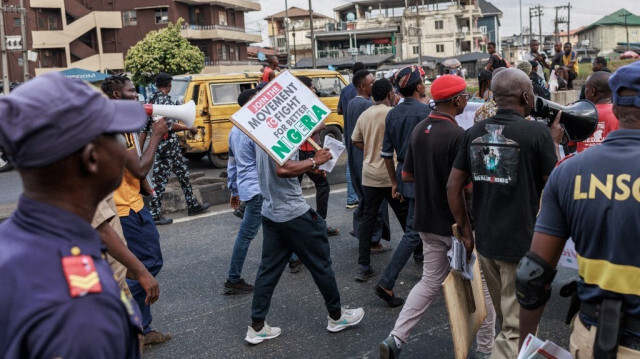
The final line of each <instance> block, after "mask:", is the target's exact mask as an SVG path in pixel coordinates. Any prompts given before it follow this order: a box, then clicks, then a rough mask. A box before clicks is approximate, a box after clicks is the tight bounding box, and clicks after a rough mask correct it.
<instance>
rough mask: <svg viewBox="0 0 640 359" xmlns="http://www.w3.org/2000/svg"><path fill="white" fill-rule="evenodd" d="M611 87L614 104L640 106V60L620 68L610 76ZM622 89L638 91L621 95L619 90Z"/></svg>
mask: <svg viewBox="0 0 640 359" xmlns="http://www.w3.org/2000/svg"><path fill="white" fill-rule="evenodd" d="M609 87H610V88H611V93H612V94H613V99H612V103H613V104H614V105H618V106H635V107H640V61H636V62H634V63H632V64H629V65H626V66H623V67H620V68H618V69H617V70H616V71H615V72H614V73H613V75H611V77H609ZM621 89H629V90H632V91H636V95H635V96H620V95H619V94H618V91H620V90H621Z"/></svg>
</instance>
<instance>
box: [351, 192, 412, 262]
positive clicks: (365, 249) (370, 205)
mask: <svg viewBox="0 0 640 359" xmlns="http://www.w3.org/2000/svg"><path fill="white" fill-rule="evenodd" d="M362 188H363V191H364V205H362V204H360V206H361V207H364V209H363V213H362V224H361V225H360V234H359V236H358V242H359V246H358V247H359V251H358V254H359V255H358V264H361V265H369V263H370V257H371V237H372V235H373V227H374V224H375V223H376V216H377V215H378V211H379V209H380V204H381V203H382V200H384V199H386V200H387V202H389V205H390V206H391V209H392V210H393V213H395V215H396V218H398V221H399V222H400V226H402V230H403V231H405V232H406V224H407V212H408V210H409V209H408V205H407V202H400V200H398V199H397V198H393V197H392V196H391V187H369V186H362Z"/></svg>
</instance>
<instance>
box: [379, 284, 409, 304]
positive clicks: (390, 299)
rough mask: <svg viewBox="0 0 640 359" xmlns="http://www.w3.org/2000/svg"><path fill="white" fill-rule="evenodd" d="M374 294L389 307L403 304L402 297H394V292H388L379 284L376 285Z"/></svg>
mask: <svg viewBox="0 0 640 359" xmlns="http://www.w3.org/2000/svg"><path fill="white" fill-rule="evenodd" d="M376 295H377V296H378V298H380V299H382V300H384V301H385V302H387V305H388V306H389V307H391V308H395V307H399V306H401V305H403V304H404V299H402V298H400V297H396V296H395V294H389V293H387V292H386V291H385V290H384V289H382V287H381V286H379V285H376Z"/></svg>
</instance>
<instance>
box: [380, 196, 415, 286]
mask: <svg viewBox="0 0 640 359" xmlns="http://www.w3.org/2000/svg"><path fill="white" fill-rule="evenodd" d="M405 200H408V206H409V208H408V213H407V225H406V227H405V232H404V236H402V239H401V240H400V243H398V246H397V247H396V251H395V252H394V253H393V257H391V261H389V264H387V268H385V269H384V273H382V277H380V280H379V281H378V285H379V286H381V287H382V288H384V289H388V290H392V289H393V286H394V285H395V284H396V279H398V275H399V274H400V271H401V270H402V268H403V267H404V265H405V264H406V263H407V261H408V260H409V258H410V257H411V255H413V256H414V258H415V259H419V258H420V257H421V256H420V254H418V252H417V249H418V247H419V250H420V251H422V239H421V238H420V235H419V234H418V232H417V231H416V230H414V229H413V211H414V208H415V199H413V198H405Z"/></svg>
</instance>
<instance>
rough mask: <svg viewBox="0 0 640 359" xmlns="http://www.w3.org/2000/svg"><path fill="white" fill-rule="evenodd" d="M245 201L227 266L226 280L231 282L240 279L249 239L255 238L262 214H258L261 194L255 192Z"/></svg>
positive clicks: (260, 206) (260, 205) (260, 208)
mask: <svg viewBox="0 0 640 359" xmlns="http://www.w3.org/2000/svg"><path fill="white" fill-rule="evenodd" d="M245 203H246V207H245V208H244V216H243V217H242V223H241V224H240V230H239V231H238V236H237V237H236V242H235V244H234V245H233V254H232V255H231V265H230V266H229V275H228V280H229V282H231V283H237V282H239V281H240V275H241V274H242V266H243V265H244V260H245V259H246V258H247V251H248V250H249V245H250V244H251V241H252V240H253V239H254V238H256V235H257V234H258V231H259V230H260V224H262V215H261V214H260V212H261V210H262V195H261V194H257V195H255V196H253V198H251V199H250V200H248V201H247V202H245Z"/></svg>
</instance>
